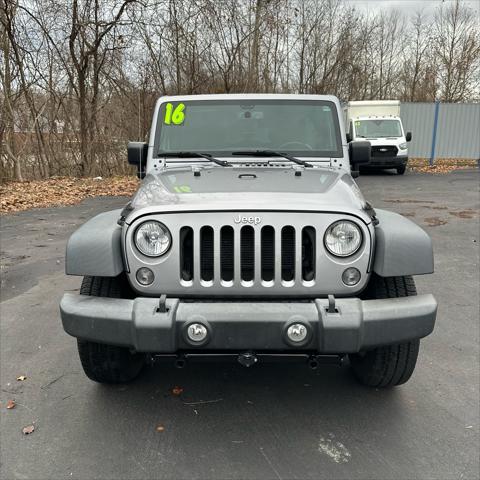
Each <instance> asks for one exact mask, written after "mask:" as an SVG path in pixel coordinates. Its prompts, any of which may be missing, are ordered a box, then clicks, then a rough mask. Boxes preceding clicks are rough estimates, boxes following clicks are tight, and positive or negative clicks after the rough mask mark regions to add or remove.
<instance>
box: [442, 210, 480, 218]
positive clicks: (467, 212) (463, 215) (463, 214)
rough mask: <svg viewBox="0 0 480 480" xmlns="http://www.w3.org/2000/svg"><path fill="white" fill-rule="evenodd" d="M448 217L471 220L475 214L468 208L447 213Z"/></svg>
mask: <svg viewBox="0 0 480 480" xmlns="http://www.w3.org/2000/svg"><path fill="white" fill-rule="evenodd" d="M448 213H449V214H450V215H454V216H455V217H458V218H473V217H475V216H476V214H477V212H476V211H475V210H472V209H471V208H469V209H468V210H460V211H459V212H448Z"/></svg>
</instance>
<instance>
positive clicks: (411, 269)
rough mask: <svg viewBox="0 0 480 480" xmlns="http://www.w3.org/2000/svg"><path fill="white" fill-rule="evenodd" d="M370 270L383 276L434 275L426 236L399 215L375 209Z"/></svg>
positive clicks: (417, 227)
mask: <svg viewBox="0 0 480 480" xmlns="http://www.w3.org/2000/svg"><path fill="white" fill-rule="evenodd" d="M376 216H377V219H378V221H379V223H378V225H376V226H375V259H374V263H373V271H374V272H375V273H377V274H378V275H380V276H382V277H395V276H402V275H423V274H426V273H433V247H432V240H431V239H430V237H429V236H428V234H427V233H426V232H425V231H424V230H423V229H422V228H420V227H419V226H418V225H417V224H416V223H414V222H412V221H411V220H409V219H408V218H405V217H403V216H402V215H399V214H398V213H393V212H389V211H387V210H379V209H378V210H376Z"/></svg>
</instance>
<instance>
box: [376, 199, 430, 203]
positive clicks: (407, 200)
mask: <svg viewBox="0 0 480 480" xmlns="http://www.w3.org/2000/svg"><path fill="white" fill-rule="evenodd" d="M383 201H384V202H387V203H435V202H432V201H431V200H410V199H396V198H389V199H383Z"/></svg>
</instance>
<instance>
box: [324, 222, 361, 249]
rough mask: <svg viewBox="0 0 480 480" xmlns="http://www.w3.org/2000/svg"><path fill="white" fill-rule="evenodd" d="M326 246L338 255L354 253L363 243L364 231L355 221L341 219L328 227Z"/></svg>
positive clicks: (325, 239) (325, 238)
mask: <svg viewBox="0 0 480 480" xmlns="http://www.w3.org/2000/svg"><path fill="white" fill-rule="evenodd" d="M324 242H325V247H327V250H328V251H329V252H330V253H331V254H332V255H335V256H337V257H348V256H350V255H353V254H354V253H355V252H356V251H357V250H358V249H359V248H360V245H361V244H362V231H361V230H360V228H359V227H358V226H357V225H355V223H353V222H350V221H348V220H340V221H339V222H335V223H332V225H330V226H329V227H328V228H327V231H326V232H325V237H324Z"/></svg>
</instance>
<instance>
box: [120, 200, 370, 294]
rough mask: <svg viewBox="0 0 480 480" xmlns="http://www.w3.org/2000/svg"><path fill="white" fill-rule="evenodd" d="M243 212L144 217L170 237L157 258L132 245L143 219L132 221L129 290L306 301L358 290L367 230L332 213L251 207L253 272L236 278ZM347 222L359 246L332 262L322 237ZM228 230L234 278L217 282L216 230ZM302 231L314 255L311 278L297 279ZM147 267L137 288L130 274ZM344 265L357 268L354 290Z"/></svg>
mask: <svg viewBox="0 0 480 480" xmlns="http://www.w3.org/2000/svg"><path fill="white" fill-rule="evenodd" d="M244 214H245V211H237V212H228V211H227V212H225V211H219V212H198V213H195V214H194V215H193V214H188V213H164V214H157V215H149V216H148V218H149V219H155V220H158V221H159V222H161V223H163V224H164V225H166V226H167V227H168V229H169V230H170V232H171V235H172V246H171V248H170V250H169V251H168V252H167V253H166V254H165V255H163V256H161V257H156V258H152V257H147V256H144V255H142V254H141V253H140V252H139V251H138V250H137V249H136V248H135V247H134V241H133V236H134V234H135V231H136V228H137V226H138V225H140V224H141V223H142V221H143V220H144V219H143V218H138V219H137V220H136V221H135V222H133V223H132V224H131V225H130V226H129V227H128V229H127V231H126V235H125V246H126V258H127V260H128V266H129V274H128V279H129V281H130V284H131V286H132V288H133V289H134V290H135V291H136V292H137V293H138V294H139V295H141V296H154V295H155V296H157V297H158V296H159V295H160V294H166V295H168V296H173V297H176V296H178V297H187V296H189V297H191V296H195V297H218V296H221V297H243V298H244V297H284V298H287V297H290V298H291V297H309V298H316V297H321V296H324V297H326V296H327V295H329V294H334V295H336V296H353V295H355V294H357V293H358V292H360V291H361V290H363V288H364V287H365V286H366V284H367V282H368V278H369V266H370V259H371V255H372V235H373V228H372V226H371V224H370V225H366V224H365V223H363V222H362V221H361V220H359V219H358V218H357V217H352V216H350V215H345V214H338V213H335V214H334V213H305V212H288V211H283V212H269V211H266V212H265V211H263V210H259V209H257V210H256V211H255V217H256V218H257V219H258V224H255V225H249V228H251V229H253V231H254V241H253V243H254V247H253V248H254V259H255V262H254V263H255V272H254V278H253V280H252V281H248V282H247V281H243V280H242V279H241V275H240V271H241V267H240V265H241V248H240V236H241V235H240V232H241V229H242V228H243V227H244V226H245V225H244V224H237V223H235V220H234V219H235V218H239V217H241V216H242V215H244ZM340 219H348V220H351V221H353V222H355V223H356V225H358V226H359V227H360V229H361V231H362V234H363V242H362V246H361V247H360V249H359V250H358V252H356V253H355V254H354V255H352V256H351V257H347V258H338V257H334V256H333V255H331V254H329V253H328V252H327V250H326V248H325V247H324V242H323V236H324V233H325V231H326V229H327V228H328V226H329V225H331V224H332V223H334V222H336V221H338V220H340ZM204 226H208V227H211V228H212V229H213V232H214V233H213V235H214V239H213V245H214V247H213V248H214V253H213V255H214V265H215V268H214V275H213V279H212V280H211V281H204V280H202V279H201V276H200V274H199V272H200V267H201V247H200V243H201V242H200V240H199V239H200V231H201V229H202V227H204ZM224 226H229V227H231V228H233V231H234V237H235V247H234V249H233V261H234V277H233V280H232V281H230V282H226V281H223V280H222V279H221V272H220V264H221V260H220V254H221V251H220V231H221V229H222V227H224ZM265 226H269V227H273V228H274V230H275V275H274V279H273V280H272V281H269V282H266V281H263V280H262V278H261V269H260V266H261V241H260V238H261V232H262V228H263V227H265ZM285 226H291V227H293V228H294V230H295V248H294V252H295V278H294V279H293V280H292V281H288V282H287V281H284V280H282V278H281V252H280V250H281V248H280V241H281V240H280V237H281V230H282V228H283V227H285ZM183 227H190V228H192V229H193V238H194V249H193V250H194V266H193V272H194V274H193V279H192V280H189V281H185V280H183V279H181V275H180V271H181V266H180V265H181V264H180V259H181V246H180V245H181V242H180V230H181V228H183ZM304 227H313V228H314V229H315V238H316V242H315V244H316V255H315V257H316V258H315V272H316V273H315V278H314V279H313V280H309V281H305V280H303V279H302V255H301V252H302V244H301V242H302V238H301V233H302V229H303V228H304ZM144 266H148V267H149V268H150V269H151V270H152V271H153V272H154V274H155V280H154V282H153V283H152V284H151V285H148V286H142V285H140V284H139V283H138V282H137V280H136V277H135V273H136V271H137V270H138V269H139V268H141V267H144ZM348 267H355V268H357V269H358V270H359V271H360V272H361V275H362V278H361V280H360V281H359V283H358V284H357V285H355V286H354V287H348V286H346V285H345V284H344V283H343V282H342V273H343V271H344V270H345V269H346V268H348Z"/></svg>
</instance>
